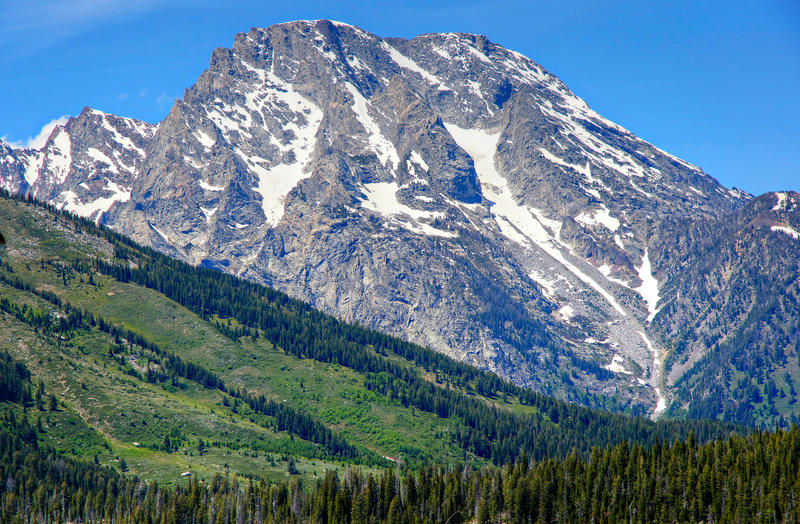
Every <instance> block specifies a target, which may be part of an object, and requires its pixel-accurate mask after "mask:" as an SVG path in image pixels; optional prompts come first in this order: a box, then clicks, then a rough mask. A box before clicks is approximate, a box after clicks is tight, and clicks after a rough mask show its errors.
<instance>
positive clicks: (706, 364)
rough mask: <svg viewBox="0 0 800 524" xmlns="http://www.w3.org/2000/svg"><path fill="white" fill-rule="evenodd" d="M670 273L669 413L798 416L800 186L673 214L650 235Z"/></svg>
mask: <svg viewBox="0 0 800 524" xmlns="http://www.w3.org/2000/svg"><path fill="white" fill-rule="evenodd" d="M651 249H653V252H654V254H655V255H656V259H657V260H659V263H658V264H657V265H656V268H655V270H656V272H657V274H659V275H663V281H665V282H666V284H665V285H664V287H663V288H662V296H661V301H660V302H659V307H660V308H661V312H662V313H663V314H659V316H657V317H656V320H655V330H656V332H657V333H658V334H659V335H660V337H661V339H662V340H664V341H666V342H668V348H669V349H668V352H667V354H668V356H667V359H666V362H665V364H666V366H665V375H666V378H667V381H668V384H669V385H670V386H672V388H671V389H672V390H673V392H674V394H675V403H674V404H673V406H672V409H671V412H672V413H673V414H678V413H681V412H682V411H683V412H685V413H686V414H688V415H689V416H693V417H709V418H716V417H721V418H724V419H727V420H734V421H737V422H740V423H745V424H760V425H764V426H766V427H775V425H776V424H778V425H782V426H787V425H788V424H789V423H791V422H797V421H798V414H800V406H798V404H797V400H798V398H797V391H796V389H795V384H796V383H797V381H798V380H800V362H799V361H798V357H800V355H799V354H798V351H799V350H800V346H799V345H798V342H799V341H800V195H798V194H797V193H794V192H784V193H767V194H765V195H762V196H760V197H758V198H757V199H755V200H753V201H752V202H750V203H749V204H748V205H747V206H746V207H745V208H743V209H742V210H740V211H738V212H736V213H733V214H731V215H728V216H725V217H723V218H720V219H718V220H714V221H701V222H694V223H688V224H687V223H686V222H685V221H684V222H667V223H664V224H662V225H661V227H660V228H659V230H658V232H657V234H656V235H655V236H654V240H653V242H652V243H651Z"/></svg>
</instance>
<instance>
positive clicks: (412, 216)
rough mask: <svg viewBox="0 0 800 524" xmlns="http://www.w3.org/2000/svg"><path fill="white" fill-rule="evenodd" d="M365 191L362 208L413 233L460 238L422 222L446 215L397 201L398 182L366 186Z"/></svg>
mask: <svg viewBox="0 0 800 524" xmlns="http://www.w3.org/2000/svg"><path fill="white" fill-rule="evenodd" d="M363 189H364V196H365V197H366V198H365V199H364V200H362V201H361V206H362V207H364V208H366V209H369V210H370V211H373V212H375V213H377V214H379V215H382V216H384V217H386V218H388V219H389V221H390V222H393V223H396V224H398V225H400V226H402V227H403V228H405V229H407V230H409V231H411V232H412V233H417V234H422V235H428V236H437V237H443V238H455V237H456V236H458V235H457V234H456V233H453V232H451V231H444V230H441V229H438V228H435V227H433V226H431V225H430V224H426V223H424V222H422V220H434V219H437V218H443V217H444V213H441V212H439V211H426V210H421V209H414V208H412V207H409V206H407V205H405V204H403V203H402V202H400V201H399V200H398V199H397V192H398V191H399V190H400V187H399V186H398V185H397V182H376V183H371V184H364V186H363Z"/></svg>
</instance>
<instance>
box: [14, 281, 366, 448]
mask: <svg viewBox="0 0 800 524" xmlns="http://www.w3.org/2000/svg"><path fill="white" fill-rule="evenodd" d="M0 283H4V284H7V285H9V286H11V287H14V288H16V289H19V290H23V291H27V292H29V293H32V294H34V295H36V296H38V297H39V298H42V299H44V300H46V301H47V302H49V303H51V304H53V305H54V306H56V307H58V308H59V309H60V310H61V311H63V312H64V314H59V315H57V316H56V315H53V314H52V313H51V312H49V311H46V310H40V309H37V308H33V307H30V306H28V305H27V304H23V305H22V306H19V305H18V304H16V303H14V302H12V301H10V300H9V299H7V298H5V297H0V311H2V312H6V313H9V314H11V315H13V316H14V317H15V318H17V319H18V320H20V321H22V322H24V323H26V324H28V325H30V326H31V327H33V328H35V329H36V330H37V331H39V332H41V333H42V334H43V335H45V336H56V338H57V339H58V340H62V337H63V338H69V337H70V336H71V335H72V334H73V331H75V330H86V331H88V330H91V329H93V328H97V329H99V330H101V331H103V332H105V333H107V334H109V335H111V336H112V337H114V340H115V344H114V345H112V346H110V348H109V353H110V356H112V357H118V358H120V359H122V357H123V355H125V354H127V352H129V351H131V350H132V349H133V347H134V346H137V347H138V348H140V350H145V351H146V352H147V354H148V362H147V369H146V371H145V372H144V373H142V372H139V371H137V370H135V369H133V368H130V367H129V369H128V370H127V372H128V374H130V375H132V376H134V377H136V378H139V379H140V380H146V381H148V382H151V383H155V382H165V381H166V380H167V379H168V378H169V379H172V380H173V383H174V379H175V377H182V378H185V379H187V380H190V381H193V382H196V383H198V384H200V385H202V386H204V387H206V388H209V389H217V390H219V391H221V392H223V393H227V394H229V395H230V396H232V397H234V398H238V399H239V400H242V401H243V402H245V403H246V404H247V405H248V406H250V408H251V409H252V410H253V411H254V412H256V413H259V414H261V415H265V416H268V417H272V418H274V420H275V425H274V426H275V429H276V430H278V431H286V432H288V433H291V434H294V435H297V436H298V437H300V438H302V439H304V440H308V441H310V442H313V443H315V444H318V445H320V446H321V447H322V448H323V449H324V450H325V451H326V452H327V453H328V454H329V455H331V456H334V457H340V458H348V459H352V458H356V457H359V452H358V450H356V448H355V447H353V446H351V445H350V444H348V443H347V441H346V440H345V439H344V438H343V437H342V436H341V435H337V434H335V433H333V431H331V430H330V429H329V428H328V427H326V426H325V425H324V424H323V423H322V422H321V421H319V420H317V419H316V418H315V417H313V416H312V415H309V414H307V413H302V412H299V411H297V410H296V409H294V408H292V407H290V406H286V405H284V404H279V403H277V402H274V401H269V400H267V399H266V398H264V397H263V396H260V397H259V396H255V395H252V394H251V393H249V392H247V391H244V390H240V389H229V388H227V387H226V385H225V383H224V382H223V380H222V379H221V378H219V376H218V375H216V374H215V373H213V372H211V371H209V370H207V369H205V368H204V367H202V366H199V365H197V364H194V363H192V362H189V361H187V360H185V359H183V358H181V357H180V356H178V355H175V354H174V353H172V352H170V351H167V350H165V349H163V348H161V347H160V346H159V345H158V344H156V343H154V342H152V341H150V340H148V339H147V338H145V337H144V336H142V335H141V334H139V333H136V332H134V331H131V330H129V329H125V328H120V327H119V326H116V325H114V324H112V323H111V322H109V321H107V320H106V319H104V318H103V317H102V316H100V315H96V314H93V313H91V312H88V311H85V310H83V309H81V308H78V307H75V306H72V305H71V304H69V303H68V302H65V301H64V300H62V299H61V298H60V297H58V296H57V295H56V294H54V293H52V292H49V291H41V290H38V289H34V288H33V287H32V286H30V285H28V284H27V283H26V282H24V281H22V280H21V279H18V278H16V277H12V276H8V275H5V274H3V273H0ZM126 344H127V347H126ZM0 357H2V352H0ZM8 358H10V357H8ZM153 361H155V363H156V364H157V365H158V367H159V368H160V370H156V369H153V368H151V363H153ZM10 365H11V364H9V366H10ZM14 365H17V364H14ZM369 455H370V456H364V457H361V458H362V459H363V460H364V461H366V463H374V462H376V460H375V459H376V458H377V457H376V456H373V454H369ZM378 462H380V461H378Z"/></svg>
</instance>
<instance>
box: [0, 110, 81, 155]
mask: <svg viewBox="0 0 800 524" xmlns="http://www.w3.org/2000/svg"><path fill="white" fill-rule="evenodd" d="M69 118H70V116H69V115H62V116H60V117H58V118H55V119H53V120H51V121H49V122H48V123H46V124H45V125H43V126H42V129H41V131H39V133H37V134H36V135H35V136H31V137H28V138H26V139H24V140H21V141H18V142H15V141H11V140H8V141H7V140H6V138H5V137H3V141H4V142H6V143H7V144H8V145H10V146H11V147H17V148H19V147H26V148H32V149H41V148H42V147H43V146H44V143H45V142H47V139H48V138H49V137H50V133H52V132H53V129H55V128H56V126H63V125H64V124H66V123H67V120H69Z"/></svg>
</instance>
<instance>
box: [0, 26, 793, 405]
mask: <svg viewBox="0 0 800 524" xmlns="http://www.w3.org/2000/svg"><path fill="white" fill-rule="evenodd" d="M0 184H2V187H5V188H7V189H9V190H11V191H15V192H28V193H30V194H32V195H34V196H35V197H37V198H40V199H43V200H47V201H50V202H53V203H55V204H56V205H59V206H62V207H64V208H66V209H69V210H72V211H74V212H76V213H79V214H82V215H84V216H89V217H92V218H94V219H96V220H98V221H100V222H103V223H105V224H107V225H108V226H109V227H112V228H114V229H115V230H117V231H119V232H122V233H125V234H127V235H130V236H131V237H133V238H134V239H135V240H137V241H139V242H141V243H144V244H147V245H150V246H153V247H155V248H157V249H159V250H161V251H163V252H166V253H168V254H170V255H173V256H175V257H178V258H181V259H183V260H187V261H189V262H191V263H193V264H203V265H206V266H209V267H214V268H218V269H220V270H222V271H226V272H230V273H233V274H236V275H239V276H242V277H244V278H248V279H252V280H256V281H259V282H263V283H266V284H269V285H271V286H274V287H276V288H278V289H280V290H282V291H286V292H288V293H289V294H291V295H293V296H295V297H298V298H301V299H303V300H306V301H309V302H310V303H312V304H313V305H315V306H316V307H319V308H321V309H323V310H325V311H327V312H330V313H333V314H335V315H336V316H338V317H340V318H342V319H345V320H348V321H354V322H359V323H361V324H364V325H367V326H369V327H373V328H377V329H380V330H382V331H385V332H387V333H391V334H394V335H399V336H402V337H404V338H406V339H409V340H412V341H415V342H419V343H421V344H424V345H428V346H430V347H433V348H435V349H437V350H439V351H441V352H444V353H446V354H448V355H451V356H454V357H457V358H459V359H462V360H465V361H467V362H471V363H474V364H476V365H478V366H481V367H483V368H487V369H491V370H494V371H497V372H498V373H500V374H501V375H503V376H506V377H509V378H510V379H512V380H514V381H515V382H517V383H519V384H522V385H526V386H530V387H533V388H536V389H538V390H540V391H543V392H548V393H553V394H557V395H559V396H562V397H565V398H568V399H572V400H578V401H581V402H584V403H587V404H593V405H604V406H606V407H611V408H618V409H623V408H627V409H629V410H630V411H632V412H636V413H644V412H650V413H651V414H654V415H657V414H659V413H661V412H662V411H663V410H664V409H666V408H667V406H668V405H669V404H670V402H671V401H672V399H673V398H676V397H677V396H679V394H678V393H677V392H676V388H678V387H683V386H681V384H683V382H681V380H680V377H681V376H683V374H685V372H686V369H685V368H686V364H682V365H683V367H682V368H681V367H680V366H676V364H675V363H676V362H684V360H683V359H685V358H688V360H686V362H688V365H691V364H692V363H693V362H697V361H698V359H699V358H700V355H701V353H702V350H699V349H698V350H687V349H686V347H687V346H686V344H684V345H683V346H681V345H680V344H679V342H678V340H679V338H680V336H683V335H686V336H688V337H689V338H691V336H692V335H691V333H688V334H687V332H686V330H685V328H684V326H685V325H687V322H689V321H690V320H692V321H694V320H696V319H697V318H698V317H697V311H696V310H694V309H692V308H697V307H699V306H698V305H697V304H695V303H694V301H696V300H697V299H696V298H695V297H694V296H693V295H689V294H687V293H686V292H685V291H684V287H686V286H689V287H691V288H692V289H697V290H699V289H700V287H698V286H700V284H697V283H696V282H698V280H697V279H699V278H701V277H702V274H701V273H697V274H695V273H693V274H692V278H691V279H689V278H688V277H687V272H686V271H684V270H682V269H681V267H680V264H681V263H682V261H683V260H689V258H687V257H689V255H690V253H688V251H687V250H690V249H693V247H692V246H693V244H692V242H690V240H689V239H688V237H686V235H695V236H694V237H691V238H695V239H696V241H704V237H703V234H702V233H700V232H699V230H698V232H696V233H687V232H689V231H694V229H691V228H692V227H694V228H700V227H712V226H711V224H717V223H720V221H722V223H726V224H727V223H728V222H725V220H726V219H725V218H724V217H730V216H736V217H739V216H743V215H742V213H747V212H748V211H747V210H748V209H751V207H752V205H754V204H752V203H751V204H750V205H748V206H747V207H745V206H746V205H747V204H748V202H750V201H751V197H750V195H748V194H746V193H743V192H741V191H738V190H735V189H733V190H729V189H726V188H725V187H723V186H721V185H720V184H719V183H718V182H717V181H716V180H714V179H713V178H712V177H710V176H708V175H707V174H706V173H704V172H703V171H702V170H701V169H699V168H697V167H695V166H693V165H691V164H688V163H686V162H684V161H682V160H680V159H678V158H675V157H674V156H672V155H670V154H668V153H666V152H664V151H661V150H659V149H658V148H656V147H654V146H653V145H651V144H648V143H647V142H645V141H643V140H641V139H639V138H637V137H636V136H634V135H633V134H632V133H630V132H629V131H626V130H625V129H623V128H621V127H620V126H618V125H616V124H614V123H612V122H609V121H608V120H606V119H604V118H603V117H601V116H600V115H598V114H597V113H595V112H594V111H592V110H591V109H590V108H589V107H588V106H587V105H586V104H585V103H584V102H583V101H582V100H581V99H579V98H578V97H576V96H575V95H574V94H573V93H572V92H571V91H570V90H569V89H568V88H567V87H566V86H565V85H564V84H563V83H562V82H561V81H560V80H558V78H556V77H555V76H553V75H552V74H550V73H548V72H547V71H546V70H544V69H543V68H542V67H541V66H540V65H538V64H537V63H535V62H534V61H533V60H530V59H529V58H526V57H524V56H522V55H520V54H518V53H516V52H514V51H511V50H508V49H505V48H503V47H502V46H499V45H497V44H495V43H493V42H491V41H489V40H487V39H486V38H485V37H483V36H479V35H470V34H428V35H421V36H419V37H416V38H414V39H411V40H403V39H394V38H380V37H378V36H376V35H373V34H371V33H368V32H366V31H363V30H361V29H359V28H357V27H353V26H350V25H346V24H341V23H337V22H330V21H324V20H322V21H300V22H292V23H286V24H279V25H275V26H272V27H269V28H266V29H252V30H251V31H249V32H247V33H242V34H239V35H237V36H236V39H235V42H234V45H233V47H232V48H231V49H217V50H215V51H214V53H213V55H212V58H211V64H210V66H209V68H208V69H207V70H206V71H205V72H204V73H203V74H202V75H201V76H200V78H199V79H198V81H197V83H196V84H195V85H193V86H192V87H190V88H189V89H187V90H186V92H185V94H184V96H183V98H182V99H181V100H178V101H176V102H175V105H174V106H173V108H172V110H171V111H170V113H169V115H168V116H167V117H166V118H165V119H164V120H163V121H162V122H160V123H159V124H158V126H153V125H150V124H146V123H143V122H139V121H135V120H131V119H126V118H121V117H116V116H113V115H109V114H104V113H101V112H99V111H96V110H92V109H86V110H84V111H83V112H82V113H81V115H79V116H78V117H76V118H73V119H71V120H70V121H69V122H68V123H67V124H66V125H64V126H63V127H59V128H57V129H56V130H55V131H54V132H53V134H52V135H51V136H50V138H49V140H48V141H47V144H46V145H45V146H44V147H43V148H42V150H41V151H33V150H18V149H12V148H9V147H7V146H3V151H2V156H1V157H0ZM773 200H774V197H773ZM755 202H758V200H757V201H755ZM737 213H738V214H737ZM704 225H705V226H704ZM787 227H789V226H787ZM792 227H794V226H792ZM714 232H715V233H716V232H719V231H718V230H714ZM771 234H772V233H771ZM697 235H699V236H697ZM679 239H683V240H679ZM705 240H707V238H706V239H705ZM775 241H776V242H777V240H775ZM780 241H782V242H783V243H784V244H785V245H786V246H789V247H786V248H785V249H788V250H791V249H792V247H794V248H795V250H796V246H795V245H793V244H796V243H797V240H796V239H794V237H792V236H791V235H788V234H783V236H782V237H780ZM748 247H751V246H748ZM691 255H692V257H697V256H700V255H698V254H697V253H691ZM790 258H791V257H790ZM692 260H694V258H692ZM754 260H755V259H754ZM715 268H716V266H715ZM715 270H716V269H715ZM698 271H700V270H699V269H698ZM776 271H783V269H781V268H777V269H776ZM785 276H786V277H787V278H788V277H789V274H788V273H787V274H785ZM794 278H795V279H796V273H795V274H794ZM702 286H705V287H704V288H703V289H707V290H706V291H705V292H706V293H708V294H709V296H716V295H714V294H715V293H718V292H719V291H720V289H721V288H720V287H719V286H717V287H714V286H710V284H708V282H704V283H703V284H702ZM702 286H701V287H702ZM698 293H700V291H698ZM731 293H734V294H735V291H731ZM665 304H666V306H665ZM745 320H746V319H744V318H742V317H736V318H734V319H731V321H730V322H727V323H725V324H724V325H723V324H720V323H719V322H716V321H714V322H712V321H711V320H709V322H711V323H712V324H713V325H714V331H713V333H714V334H713V335H709V336H712V337H713V336H717V335H719V336H720V337H725V336H728V335H729V334H730V333H731V332H732V331H735V330H737V329H739V328H740V326H741V325H742V323H743V322H745ZM693 344H694V345H691V347H699V346H697V344H696V343H695V342H693ZM687 351H689V353H688V354H690V355H694V356H690V357H685V354H687V353H686V352H687ZM692 351H695V352H692ZM692 359H694V360H692ZM665 362H666V363H667V364H668V366H667V368H666V371H665V367H664V365H665ZM676 370H677V371H676ZM681 394H682V393H681ZM681 398H682V397H681Z"/></svg>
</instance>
